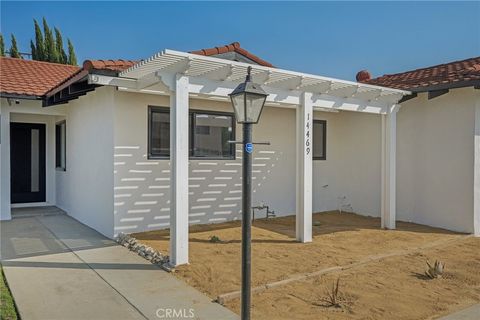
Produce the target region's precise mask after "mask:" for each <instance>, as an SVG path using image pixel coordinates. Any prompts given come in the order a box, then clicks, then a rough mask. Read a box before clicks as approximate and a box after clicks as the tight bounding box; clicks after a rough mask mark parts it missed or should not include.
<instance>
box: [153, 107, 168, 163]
mask: <svg viewBox="0 0 480 320" xmlns="http://www.w3.org/2000/svg"><path fill="white" fill-rule="evenodd" d="M148 121H149V126H148V156H149V158H168V157H169V156H170V112H169V110H168V109H166V108H154V107H151V108H150V110H149V119H148Z"/></svg>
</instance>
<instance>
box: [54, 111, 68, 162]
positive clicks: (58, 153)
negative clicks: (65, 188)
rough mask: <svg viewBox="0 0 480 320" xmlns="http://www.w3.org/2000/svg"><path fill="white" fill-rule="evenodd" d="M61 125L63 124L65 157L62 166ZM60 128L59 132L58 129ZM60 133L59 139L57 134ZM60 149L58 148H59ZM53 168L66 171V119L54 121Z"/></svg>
mask: <svg viewBox="0 0 480 320" xmlns="http://www.w3.org/2000/svg"><path fill="white" fill-rule="evenodd" d="M62 126H64V137H63V153H64V155H63V157H64V159H65V161H64V163H63V166H62V158H61V157H62V154H61V150H62V147H61V143H62V142H61V134H62V129H61V128H62ZM59 128H60V133H59V132H58V129H59ZM59 134H60V141H59V136H58V135H59ZM59 149H60V150H59ZM55 169H56V170H58V171H67V120H62V121H59V122H56V123H55Z"/></svg>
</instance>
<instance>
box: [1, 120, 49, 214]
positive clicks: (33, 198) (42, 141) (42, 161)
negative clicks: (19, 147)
mask: <svg viewBox="0 0 480 320" xmlns="http://www.w3.org/2000/svg"><path fill="white" fill-rule="evenodd" d="M15 129H25V130H28V129H37V130H39V163H38V170H39V175H38V191H37V192H24V193H18V192H17V193H14V183H18V181H15V180H14V179H20V178H21V175H20V174H19V173H17V174H16V175H15V174H14V173H13V170H14V166H15V164H16V163H17V162H18V160H15V159H12V157H13V156H14V148H15V145H16V142H15V141H13V138H14V136H13V134H12V132H13V130H15ZM46 137H47V125H46V124H44V123H29V122H16V121H15V122H11V123H10V157H11V165H10V188H11V204H12V205H14V204H23V203H44V202H46V199H47V195H46V189H47V186H46V174H47V170H46V167H47V163H46V162H47V157H46V154H47V143H46V139H47V138H46ZM27 139H31V136H29V137H28V138H27ZM29 143H30V142H27V144H29ZM26 148H28V146H26ZM27 152H28V151H27ZM30 161H31V160H30ZM27 167H29V166H28V165H27ZM28 169H31V163H30V167H29V168H27V170H28ZM26 176H27V179H28V176H29V175H28V173H27V175H26ZM29 182H30V180H29ZM30 183H31V182H30Z"/></svg>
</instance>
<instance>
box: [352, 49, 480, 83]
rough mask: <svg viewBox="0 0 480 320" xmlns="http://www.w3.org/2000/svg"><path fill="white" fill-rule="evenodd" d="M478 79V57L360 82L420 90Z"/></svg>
mask: <svg viewBox="0 0 480 320" xmlns="http://www.w3.org/2000/svg"><path fill="white" fill-rule="evenodd" d="M475 80H478V81H480V57H475V58H470V59H465V60H461V61H454V62H449V63H444V64H440V65H436V66H432V67H427V68H421V69H416V70H412V71H407V72H402V73H396V74H386V75H383V76H381V77H378V78H374V79H370V80H364V81H361V82H364V83H368V84H373V85H378V86H383V87H390V88H395V89H405V90H413V91H421V90H422V88H426V87H431V86H435V85H439V84H448V83H457V82H461V81H462V82H463V81H465V82H468V81H475Z"/></svg>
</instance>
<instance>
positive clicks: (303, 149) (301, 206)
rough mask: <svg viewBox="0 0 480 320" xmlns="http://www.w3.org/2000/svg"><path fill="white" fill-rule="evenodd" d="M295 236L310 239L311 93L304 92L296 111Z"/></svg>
mask: <svg viewBox="0 0 480 320" xmlns="http://www.w3.org/2000/svg"><path fill="white" fill-rule="evenodd" d="M296 120H297V137H296V144H297V164H296V165H297V169H296V182H297V184H296V209H297V215H296V237H297V240H298V241H300V242H311V241H312V159H313V157H312V154H313V141H312V138H313V134H312V133H313V101H312V93H309V92H304V93H302V96H301V101H300V105H299V106H298V108H297V113H296Z"/></svg>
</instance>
